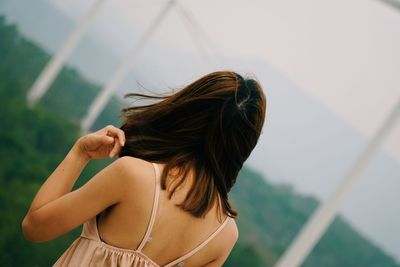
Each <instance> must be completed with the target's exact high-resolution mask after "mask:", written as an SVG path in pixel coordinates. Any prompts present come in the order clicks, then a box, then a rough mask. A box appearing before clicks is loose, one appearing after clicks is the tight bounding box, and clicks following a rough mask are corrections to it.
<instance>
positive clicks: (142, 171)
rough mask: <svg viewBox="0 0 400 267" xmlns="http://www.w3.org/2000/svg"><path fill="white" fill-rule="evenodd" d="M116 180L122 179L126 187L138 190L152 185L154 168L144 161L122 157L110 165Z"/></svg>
mask: <svg viewBox="0 0 400 267" xmlns="http://www.w3.org/2000/svg"><path fill="white" fill-rule="evenodd" d="M112 165H114V167H113V168H114V170H115V172H114V173H115V175H116V177H115V178H117V179H122V180H123V182H124V183H125V184H126V186H127V187H130V186H133V187H134V188H136V189H138V190H140V189H141V188H143V187H148V186H149V185H154V175H155V174H154V168H153V166H152V165H151V162H148V161H146V160H143V159H140V158H135V157H130V156H124V157H121V158H119V159H117V160H116V161H114V162H113V163H112Z"/></svg>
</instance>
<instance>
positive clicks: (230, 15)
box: [50, 0, 400, 161]
mask: <svg viewBox="0 0 400 267" xmlns="http://www.w3.org/2000/svg"><path fill="white" fill-rule="evenodd" d="M50 2H52V3H54V4H56V5H57V6H58V7H59V8H60V9H62V10H64V11H65V12H66V13H67V14H69V15H70V16H71V17H74V18H78V17H80V16H82V15H83V14H84V13H85V11H87V9H88V7H89V6H90V5H91V3H93V2H94V1H93V0H86V1H81V0H69V1H63V0H50ZM165 3H166V1H160V0H158V1H155V0H148V1H133V0H113V1H107V0H106V2H105V4H104V6H103V7H102V9H101V12H100V14H99V15H98V17H97V19H96V21H95V22H94V26H93V29H92V30H93V31H95V32H97V34H99V35H102V36H103V37H104V36H107V38H104V39H105V42H109V45H111V46H113V47H115V50H116V52H117V53H120V54H121V55H122V54H124V53H126V52H127V51H128V49H129V48H131V47H132V46H133V44H134V40H135V38H137V37H133V36H132V42H129V41H127V36H129V34H130V33H131V29H132V27H135V28H139V29H143V30H144V29H145V28H146V26H147V25H149V23H150V22H151V19H152V18H154V16H155V15H156V14H157V12H158V11H159V10H160V8H161V7H162V6H163V5H164V4H165ZM180 3H181V5H182V6H184V7H185V8H186V9H187V10H188V11H189V12H190V13H192V14H193V17H194V18H195V19H196V20H197V21H198V22H199V24H200V25H201V27H202V28H203V29H204V31H205V32H206V33H207V35H208V38H209V40H210V42H211V43H213V44H214V47H216V48H217V49H218V51H219V52H220V53H222V54H223V55H236V56H238V57H252V58H260V59H265V60H266V61H268V62H269V63H271V64H272V65H274V66H275V67H276V68H277V69H279V70H280V71H281V72H283V73H285V74H286V75H287V76H288V77H289V78H291V79H292V80H293V81H294V82H295V83H297V85H298V86H299V87H301V88H302V89H303V90H305V91H306V92H308V93H309V94H311V95H312V96H313V97H315V98H316V99H318V100H319V101H321V102H322V103H323V104H325V105H326V106H327V107H328V108H329V109H331V110H332V111H334V112H335V113H336V114H338V115H339V116H340V117H341V118H343V119H344V120H346V121H347V122H348V123H350V124H351V125H352V126H353V127H354V128H355V129H357V130H358V131H360V132H361V133H362V134H363V135H365V136H367V137H371V136H372V134H373V133H374V132H375V130H376V129H377V127H378V126H379V125H380V124H381V123H382V122H383V120H384V118H385V116H386V115H387V114H388V112H389V111H390V108H391V107H393V105H394V104H395V102H396V101H397V100H399V99H400V75H399V70H400V52H399V47H400V12H399V11H398V10H396V9H394V8H393V7H391V6H388V5H387V4H385V3H383V2H381V1H378V0H353V1H346V0H336V1H319V0H303V1H289V0H280V1H264V0H248V1H244V0H219V1H211V0H205V1H195V0H185V1H180ZM162 28H164V29H168V30H167V31H163V30H162ZM171 29H173V30H171ZM163 32H164V33H165V32H168V35H167V36H166V35H163V34H162V33H163ZM166 37H168V38H166ZM185 38H186V39H187V40H189V37H188V36H187V32H185V28H184V26H182V22H181V21H179V19H178V17H177V16H170V18H168V19H167V20H166V22H165V23H164V24H163V25H162V26H161V29H160V30H159V31H158V32H157V33H156V34H155V36H154V37H153V40H156V41H157V40H158V41H161V42H163V43H165V45H167V46H173V47H178V48H181V49H183V50H196V49H197V48H196V46H195V45H193V44H192V43H190V40H189V44H190V45H188V42H183V41H182V40H185ZM384 149H385V150H386V151H387V152H389V153H390V154H391V155H392V156H394V157H395V158H396V159H397V161H400V124H398V125H397V126H396V129H395V131H394V132H393V133H392V134H391V136H390V137H389V138H388V139H387V141H386V142H385V147H384Z"/></svg>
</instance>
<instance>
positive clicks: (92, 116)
mask: <svg viewBox="0 0 400 267" xmlns="http://www.w3.org/2000/svg"><path fill="white" fill-rule="evenodd" d="M174 2H175V0H169V1H168V2H167V4H166V5H165V6H164V7H163V8H162V10H161V11H160V13H159V14H158V15H157V17H156V18H155V19H154V21H153V22H152V24H151V25H150V26H149V28H148V29H147V30H146V32H145V33H144V35H143V36H142V38H141V39H140V40H139V41H138V43H137V44H136V45H135V46H134V47H133V49H132V50H131V51H130V53H129V54H128V56H127V57H126V58H125V60H124V61H123V62H122V64H121V65H120V67H119V68H118V69H117V71H116V72H115V73H114V76H113V77H112V79H111V80H110V82H109V83H108V84H107V86H106V87H104V88H103V89H102V90H101V92H100V93H99V94H98V95H97V96H96V98H95V100H94V101H93V102H92V103H91V105H90V107H89V109H88V112H87V114H86V116H85V117H84V118H83V120H82V122H81V131H82V132H84V133H86V132H89V130H90V128H91V127H92V125H93V123H94V122H95V121H96V119H97V117H98V116H99V114H100V113H101V112H102V111H103V109H104V107H105V105H106V104H107V103H108V101H109V100H110V98H111V96H112V94H113V92H114V91H115V90H116V89H117V88H118V86H119V85H120V84H121V82H122V81H123V79H124V77H125V76H126V75H127V74H128V72H129V69H130V67H131V65H132V63H133V61H134V60H135V59H136V55H137V54H138V52H139V51H140V50H141V49H142V48H143V46H144V44H145V43H146V42H147V41H148V40H149V39H150V37H151V36H152V35H153V33H154V31H155V30H156V29H157V28H158V26H159V25H160V24H161V22H162V21H163V19H164V18H165V16H166V15H167V13H168V11H169V10H170V9H171V8H172V7H173V5H174Z"/></svg>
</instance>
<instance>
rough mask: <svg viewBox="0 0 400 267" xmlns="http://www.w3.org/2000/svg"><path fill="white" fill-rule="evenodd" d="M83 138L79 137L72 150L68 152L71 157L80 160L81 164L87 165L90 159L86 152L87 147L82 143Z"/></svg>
mask: <svg viewBox="0 0 400 267" xmlns="http://www.w3.org/2000/svg"><path fill="white" fill-rule="evenodd" d="M81 139H82V137H81V138H79V139H78V140H77V141H76V142H75V144H74V145H73V146H72V148H71V150H70V152H69V153H68V154H69V155H68V156H70V157H72V158H73V159H74V160H76V161H78V162H79V163H81V164H84V165H86V164H87V163H88V162H89V161H90V157H89V155H88V154H87V153H86V151H85V149H84V148H83V146H82V144H81Z"/></svg>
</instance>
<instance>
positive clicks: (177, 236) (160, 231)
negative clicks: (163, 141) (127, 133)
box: [97, 157, 238, 266]
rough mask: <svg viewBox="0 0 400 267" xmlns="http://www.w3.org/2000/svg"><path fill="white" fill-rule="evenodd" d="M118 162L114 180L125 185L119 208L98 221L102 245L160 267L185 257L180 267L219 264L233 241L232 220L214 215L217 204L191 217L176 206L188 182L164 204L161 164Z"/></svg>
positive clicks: (113, 208)
mask: <svg viewBox="0 0 400 267" xmlns="http://www.w3.org/2000/svg"><path fill="white" fill-rule="evenodd" d="M118 161H119V162H118V166H119V167H118V170H119V171H118V172H115V177H114V178H115V179H118V180H119V181H124V182H125V183H126V186H124V192H121V194H122V195H123V196H122V198H121V199H122V200H121V201H120V203H118V204H116V205H113V206H111V207H109V208H108V209H106V210H105V211H104V212H102V213H101V214H100V216H99V219H98V224H97V225H98V233H99V237H100V238H101V240H102V241H103V242H105V243H107V244H109V245H111V246H115V247H119V248H126V249H132V250H136V249H139V250H141V251H142V253H144V254H145V255H146V256H148V257H149V258H150V259H152V260H153V261H154V262H156V263H157V264H159V265H160V266H164V265H167V264H169V263H171V262H175V263H178V262H179V261H180V260H178V261H175V260H177V259H179V258H180V257H181V256H184V255H186V256H189V257H187V259H185V266H203V265H207V264H210V265H209V266H220V265H222V263H223V262H224V261H225V259H226V258H227V256H228V255H229V252H230V251H231V249H232V247H233V246H234V244H235V242H236V240H237V238H238V231H237V227H236V223H235V221H234V220H232V219H229V218H226V215H222V216H221V215H220V216H218V213H217V205H214V207H213V208H212V209H211V211H210V212H209V213H208V214H207V215H206V216H205V218H196V217H194V216H193V215H191V214H190V213H188V212H185V211H183V210H182V209H181V208H180V207H178V206H177V205H176V204H179V203H181V202H182V200H184V198H185V196H186V193H187V190H188V188H189V187H190V186H189V185H190V180H191V178H190V177H189V179H187V182H186V183H184V184H183V185H182V187H181V188H180V189H179V190H177V191H175V194H174V196H173V197H172V198H171V199H169V198H168V193H167V192H166V191H164V190H160V185H159V179H160V173H161V172H162V169H163V167H164V166H163V164H153V166H152V164H151V163H149V162H147V161H144V160H141V159H137V158H133V157H122V158H120V159H119V160H118ZM156 174H157V175H156ZM121 176H124V177H123V179H121V178H122V177H121ZM156 181H157V182H156ZM221 217H222V220H221ZM152 218H153V219H152ZM218 218H220V219H219V220H218ZM225 218H226V219H225ZM151 219H152V221H151ZM146 231H147V232H148V233H146ZM147 236H148V238H147ZM144 238H145V240H144V242H142V240H143V239H144ZM141 242H142V243H141ZM191 254H193V255H191Z"/></svg>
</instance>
